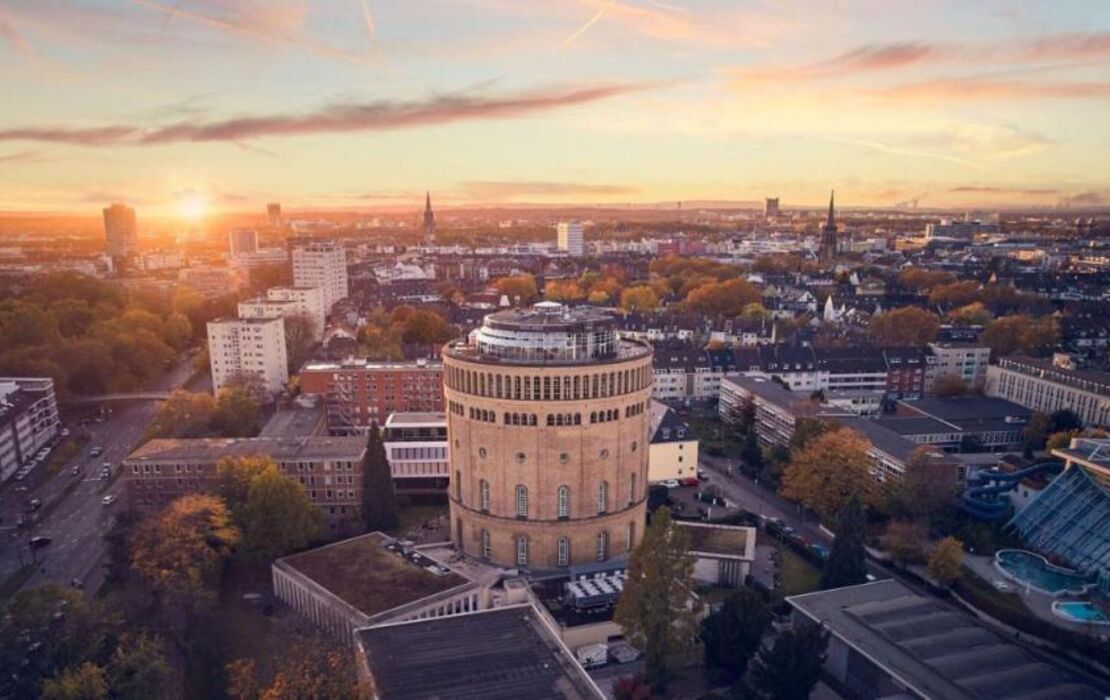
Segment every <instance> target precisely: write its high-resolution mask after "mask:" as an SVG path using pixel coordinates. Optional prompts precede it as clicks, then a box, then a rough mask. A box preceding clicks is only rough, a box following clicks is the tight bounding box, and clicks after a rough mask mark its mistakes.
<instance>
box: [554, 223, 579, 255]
mask: <svg viewBox="0 0 1110 700" xmlns="http://www.w3.org/2000/svg"><path fill="white" fill-rule="evenodd" d="M555 230H556V233H557V234H558V243H559V250H561V251H563V252H565V253H566V254H567V255H574V256H579V255H582V254H583V253H584V252H585V251H586V244H585V239H584V238H583V237H582V224H581V223H580V222H578V221H560V222H559V223H558V224H557V225H556V227H555Z"/></svg>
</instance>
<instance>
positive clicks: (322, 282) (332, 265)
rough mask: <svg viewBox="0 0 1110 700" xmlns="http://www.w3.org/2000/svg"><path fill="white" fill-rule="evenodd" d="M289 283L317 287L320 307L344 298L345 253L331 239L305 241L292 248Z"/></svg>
mask: <svg viewBox="0 0 1110 700" xmlns="http://www.w3.org/2000/svg"><path fill="white" fill-rule="evenodd" d="M293 286H294V287H319V288H320V289H321V290H323V294H324V308H325V310H326V311H330V310H331V307H332V305H333V304H334V303H335V302H337V301H339V300H340V299H346V298H347V256H346V254H345V253H344V252H343V248H342V246H338V245H336V244H334V243H329V242H319V243H307V244H304V245H299V246H297V247H295V248H293Z"/></svg>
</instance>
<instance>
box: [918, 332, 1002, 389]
mask: <svg viewBox="0 0 1110 700" xmlns="http://www.w3.org/2000/svg"><path fill="white" fill-rule="evenodd" d="M990 359H991V349H990V348H988V347H987V346H985V345H975V344H973V343H929V352H928V354H927V355H926V356H925V363H926V365H925V393H926V394H927V395H931V394H933V393H934V392H935V391H936V386H937V383H938V382H939V381H940V380H941V379H942V378H944V377H956V378H958V379H962V380H963V381H964V382H965V383H966V384H967V385H968V386H969V387H971V388H972V389H982V388H983V385H984V384H985V383H986V381H987V367H988V366H989V365H990Z"/></svg>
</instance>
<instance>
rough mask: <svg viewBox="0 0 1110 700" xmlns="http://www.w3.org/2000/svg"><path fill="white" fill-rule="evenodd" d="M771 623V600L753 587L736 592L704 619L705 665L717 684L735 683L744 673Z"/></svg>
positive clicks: (702, 629) (702, 633) (702, 636)
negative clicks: (769, 603) (764, 597)
mask: <svg viewBox="0 0 1110 700" xmlns="http://www.w3.org/2000/svg"><path fill="white" fill-rule="evenodd" d="M770 624H771V610H770V609H769V608H768V607H767V602H766V601H765V600H764V599H763V596H761V595H760V594H759V593H757V592H756V591H755V590H754V589H751V588H741V589H739V590H737V591H733V592H732V593H731V594H730V595H729V596H728V597H727V598H725V602H724V603H723V604H722V605H721V607H720V608H719V609H718V610H715V611H714V612H712V613H710V614H709V615H708V616H707V617H706V618H705V619H704V620H703V621H702V628H701V638H702V643H703V644H704V647H705V666H706V668H707V669H709V671H710V673H711V674H712V676H713V678H714V680H715V681H716V683H715V684H716V685H721V684H724V683H732V682H734V681H735V680H736V679H737V678H739V677H740V675H742V674H743V673H744V669H745V668H746V667H747V665H748V661H749V660H750V659H751V658H752V655H753V654H754V653H755V652H756V650H757V649H758V648H759V642H760V640H761V639H762V638H763V633H764V632H766V631H767V627H768V626H769V625H770Z"/></svg>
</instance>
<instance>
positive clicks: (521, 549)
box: [516, 535, 528, 566]
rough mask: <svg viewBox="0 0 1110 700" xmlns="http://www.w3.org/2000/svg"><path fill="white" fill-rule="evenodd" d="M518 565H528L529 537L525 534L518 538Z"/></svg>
mask: <svg viewBox="0 0 1110 700" xmlns="http://www.w3.org/2000/svg"><path fill="white" fill-rule="evenodd" d="M516 565H517V566H528V538H527V537H526V536H524V535H517V538H516Z"/></svg>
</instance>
